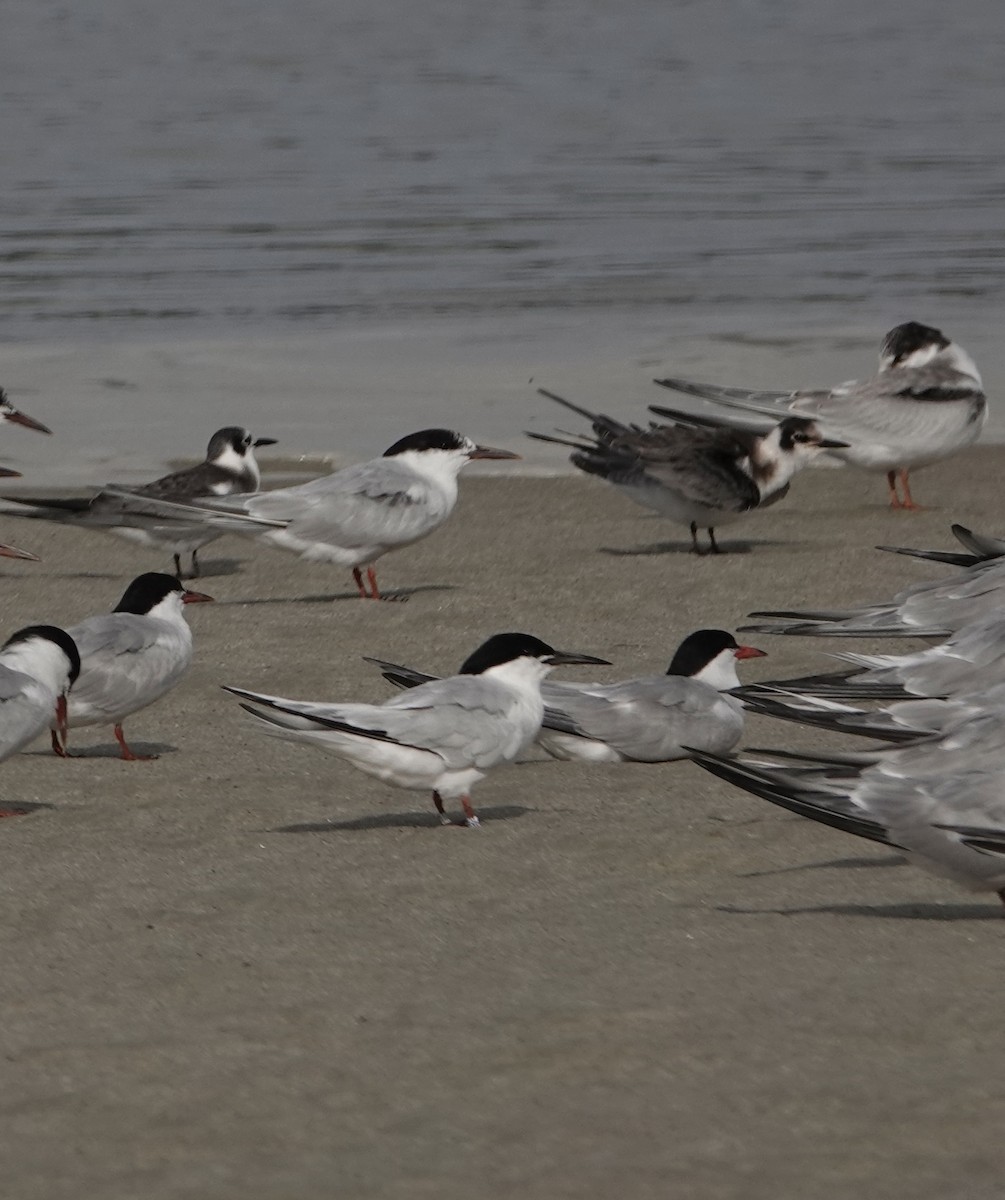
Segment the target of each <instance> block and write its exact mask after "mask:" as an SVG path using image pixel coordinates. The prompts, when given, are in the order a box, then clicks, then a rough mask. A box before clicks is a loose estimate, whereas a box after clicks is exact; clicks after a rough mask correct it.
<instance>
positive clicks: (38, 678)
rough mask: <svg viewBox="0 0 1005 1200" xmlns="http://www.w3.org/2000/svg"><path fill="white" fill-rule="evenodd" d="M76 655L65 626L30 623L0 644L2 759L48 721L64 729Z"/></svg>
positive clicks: (77, 670) (76, 668) (77, 664)
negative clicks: (1, 645) (61, 627)
mask: <svg viewBox="0 0 1005 1200" xmlns="http://www.w3.org/2000/svg"><path fill="white" fill-rule="evenodd" d="M79 673H80V655H79V654H78V652H77V647H76V644H75V643H74V640H73V638H72V637H70V635H69V634H68V633H67V632H66V630H65V629H59V628H57V627H56V626H55V625H29V626H27V627H26V628H24V629H19V630H18V631H17V633H14V634H12V635H11V636H10V637H9V638H8V639H7V641H6V642H5V643H4V645H3V647H2V648H0V762H2V761H3V760H4V759H6V758H10V756H11V755H12V754H16V753H17V752H18V750H22V749H23V748H24V747H25V746H27V745H28V743H29V742H33V741H34V740H35V738H37V737H38V736H39V734H41V733H44V732H45V731H46V730H47V729H48V728H49V727H50V726H51V725H52V724H55V725H56V726H57V727H58V728H60V729H62V730H64V731H65V728H66V695H67V692H68V691H69V690H70V688H71V687H72V685H73V683H74V682H75V680H76V679H77V676H78V675H79Z"/></svg>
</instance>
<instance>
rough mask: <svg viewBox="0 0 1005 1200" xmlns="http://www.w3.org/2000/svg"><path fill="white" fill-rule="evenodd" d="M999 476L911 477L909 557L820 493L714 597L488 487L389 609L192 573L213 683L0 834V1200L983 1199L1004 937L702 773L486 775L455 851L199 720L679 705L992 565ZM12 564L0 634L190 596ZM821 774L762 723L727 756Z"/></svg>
mask: <svg viewBox="0 0 1005 1200" xmlns="http://www.w3.org/2000/svg"><path fill="white" fill-rule="evenodd" d="M1003 466H1005V451H1002V450H1001V449H993V448H991V449H979V450H975V451H972V452H971V453H969V454H967V455H966V456H964V457H962V458H960V459H957V460H956V461H955V462H952V463H949V464H946V465H944V466H940V467H937V468H933V469H931V470H929V471H927V472H923V473H921V474H920V475H918V476H917V479H916V486H915V492H916V496H917V497H918V498H919V499H921V500H922V501H924V502H927V503H929V504H931V505H932V507H931V509H930V510H928V511H926V512H924V513H920V514H915V515H905V514H895V513H890V512H889V510H888V509H887V508H886V507H885V503H884V487H883V484H882V481H881V480H880V479H879V478H877V477H872V476H864V475H861V474H857V473H852V472H849V471H814V472H811V473H807V474H805V475H804V476H802V477H800V478H799V479H798V480H797V481H796V484H795V486H794V488H793V494H792V495H791V496H790V498H789V499H788V500H787V501H786V502H785V503H784V504H782V505H780V506H778V507H777V508H776V509H773V510H770V511H769V512H767V513H765V514H763V515H761V516H759V517H755V518H753V519H751V520H749V521H747V522H745V523H744V524H742V525H739V526H733V527H730V528H727V529H724V530H723V531H722V540H723V542H724V543H725V544H727V545H728V546H733V547H735V546H736V545H737V543H740V547H739V548H740V549H741V550H743V551H744V552H740V553H734V554H730V555H728V556H723V557H720V558H716V559H704V560H698V559H696V558H694V557H693V556H691V555H688V554H686V553H684V552H683V550H684V549H685V545H686V534H685V531H683V530H680V529H678V528H677V527H676V526H673V525H670V524H668V523H665V522H662V521H660V520H659V519H657V518H654V517H650V516H648V515H646V514H645V513H644V512H643V511H642V510H641V509H638V508H636V507H634V506H633V505H631V504H630V503H629V502H627V501H625V500H623V499H621V498H620V497H618V496H617V495H616V494H614V493H613V492H611V491H609V490H608V489H607V488H606V487H604V486H603V485H601V484H599V483H598V482H596V481H594V480H590V479H585V478H584V479H579V478H562V479H543V478H491V479H486V478H479V477H477V476H476V474H475V472H474V471H472V472H471V473H470V474H469V476H468V477H466V478H465V479H464V481H463V484H462V499H461V503H460V505H459V507H458V510H457V512H456V514H455V517H454V518H453V520H452V521H451V523H450V524H449V525H448V526H447V528H445V529H444V530H442V531H441V532H440V533H438V534H436V535H435V536H434V537H432V538H431V539H429V540H427V541H426V542H424V543H421V544H420V545H418V546H415V547H413V548H411V549H410V550H407V551H404V552H402V553H400V554H397V555H392V556H390V557H388V558H387V559H385V560H384V561H383V563H382V564H381V567H380V571H379V574H380V578H381V582H382V585H383V586H384V587H385V588H392V589H393V588H396V587H400V588H402V589H403V590H404V591H405V592H406V593H408V594H409V602H408V603H407V604H384V605H377V604H365V603H362V602H359V601H357V600H356V599H355V598H354V589H353V588H352V585H351V580H350V579H349V576H348V572H346V573H344V574H343V573H341V572H338V571H332V570H331V569H328V568H322V567H311V566H307V565H305V564H301V563H299V562H298V561H297V560H295V559H294V558H292V557H289V556H285V555H282V554H280V553H278V552H272V551H264V550H262V551H260V550H258V549H257V547H255V546H253V544H251V543H245V542H241V541H239V540H237V539H226V540H223V541H220V542H218V543H216V544H214V545H213V546H211V547H207V549H206V551H205V558H206V560H207V567H208V570H207V575H206V577H205V578H204V579H203V580H202V582H201V583H200V584H199V585H198V586H200V587H202V588H204V590H206V591H208V592H210V593H212V594H213V595H215V596H216V597H217V603H216V604H215V605H212V606H211V605H205V606H198V607H197V608H195V609H193V610H191V621H192V625H193V627H194V629H195V636H196V645H197V655H196V662H195V664H194V666H193V669H192V671H191V673H190V675H189V676H188V678H187V679H186V681H185V683H184V684H183V685H182V686H181V687H179V688H178V689H177V690H176V691H175V692H174V693H173V694H172V695H171V696H170V697H168V698H167V699H166V700H165V701H163V702H162V703H161V704H159V705H158V706H156V707H155V708H153V709H150V710H148V711H147V712H145V713H141V714H139V715H137V716H136V717H135V718H133V719H132V720H131V721H129V722H128V723H127V726H126V730H127V735H128V736H129V737H130V740H131V741H132V742H133V744H134V746H135V747H136V748H137V749H139V750H146V751H148V752H149V751H159V752H160V754H161V757H160V758H159V760H158V761H156V762H151V763H123V762H120V761H118V760H117V759H116V758H115V757H114V745H113V743H112V739H111V731H110V730H108V731H105V730H81V731H79V732H77V733H75V734H73V735H71V737H72V743H71V744H72V745H74V746H76V747H77V748H78V749H86V750H87V751H88V753H87V756H86V757H85V758H84V759H82V760H81V761H74V762H61V761H58V760H56V759H55V758H53V757H52V756H51V755H50V754H49V753H48V749H47V747H46V746H45V745H44V744H43V743H41V742H40V743H38V744H37V746H36V747H34V748H33V749H32V750H31V751H29V752H28V753H26V754H23V755H21V756H19V757H18V758H16V759H14V760H11V761H9V762H7V763H6V764H4V766H3V791H2V800H3V802H4V803H5V804H13V803H22V804H28V805H30V804H37V805H40V806H41V807H40V808H39V809H38V810H37V811H35V812H33V813H31V814H30V815H28V816H24V817H19V818H15V819H11V820H6V821H3V822H2V823H0V862H2V870H0V879H2V888H3V900H4V914H5V920H4V921H3V923H2V932H0V936H2V939H3V943H4V949H3V963H4V970H3V973H2V983H0V996H2V1001H3V1005H2V1012H3V1044H4V1052H5V1061H4V1070H3V1077H4V1081H5V1086H4V1089H3V1099H2V1105H3V1120H2V1122H0V1146H2V1161H3V1164H4V1166H3V1177H4V1186H3V1191H4V1194H5V1195H8V1196H11V1197H18V1198H19V1200H43V1198H44V1200H63V1198H67V1200H69V1198H71V1197H72V1198H73V1200H79V1198H80V1197H83V1196H88V1197H90V1196H93V1197H98V1196H100V1197H102V1200H118V1198H122V1200H126V1198H129V1200H133V1198H135V1197H139V1196H142V1197H144V1198H145V1200H163V1198H171V1200H175V1198H181V1197H185V1198H192V1200H231V1198H233V1200H238V1198H240V1200H259V1198H260V1200H279V1198H282V1200H286V1198H289V1200H328V1198H329V1197H340V1198H341V1197H345V1198H346V1200H370V1198H374V1200H376V1198H380V1200H399V1198H400V1200H418V1198H420V1197H429V1198H430V1200H433V1198H435V1200H453V1198H454V1197H456V1198H458V1200H460V1198H461V1197H464V1198H471V1197H478V1198H480V1200H496V1198H509V1197H520V1198H521V1200H526V1198H528V1197H530V1198H534V1200H558V1198H562V1197H576V1198H581V1197H588V1198H590V1200H593V1198H596V1200H610V1198H612V1197H625V1198H629V1197H630V1198H632V1200H640V1198H649V1197H652V1198H654V1200H655V1198H660V1200H663V1198H665V1197H671V1196H673V1197H678V1196H679V1197H687V1198H688V1200H720V1198H721V1200H727V1198H728V1200H761V1198H763V1200H769V1198H770V1200H776V1198H779V1197H798V1198H799V1200H813V1198H825V1200H837V1198H841V1200H845V1198H848V1200H850V1198H852V1197H856V1198H858V1197H863V1196H868V1197H869V1198H870V1200H884V1198H887V1197H891V1198H892V1197H897V1198H900V1197H905V1198H906V1197H911V1198H912V1200H945V1197H947V1196H955V1195H966V1196H967V1197H968V1200H983V1198H984V1197H987V1198H989V1200H990V1198H991V1197H997V1196H999V1195H1000V1188H1001V1168H1002V1162H1003V1153H1002V1150H1001V1149H1000V1141H1001V1138H1000V1132H1001V1120H1002V1116H1003V1102H1002V1098H1001V1088H1000V1084H999V1079H1000V1070H999V1067H1000V1052H999V1051H998V1050H997V1049H996V1047H998V1045H999V1043H1000V1029H1001V1004H1000V974H1001V972H1000V948H1001V945H1002V939H1003V937H1005V924H1003V923H1002V915H1001V910H1000V906H997V905H996V904H995V903H992V899H993V898H988V899H985V898H983V897H977V898H974V897H971V896H968V895H967V894H965V893H962V892H960V891H958V890H957V889H955V888H954V886H953V885H952V884H950V883H947V882H943V881H941V880H939V879H937V878H935V877H933V876H929V875H926V874H924V873H921V872H919V871H917V870H915V869H913V868H910V867H906V866H900V865H897V859H896V856H894V855H892V854H891V853H890V852H888V851H884V850H883V849H882V848H881V847H875V846H872V845H870V844H869V843H867V842H864V841H859V840H856V839H853V838H851V837H848V836H846V835H843V834H840V833H838V832H836V831H833V830H828V829H825V828H823V827H820V826H817V825H814V824H812V823H810V822H807V821H803V820H800V819H798V818H796V817H792V816H790V815H788V814H786V813H784V812H781V811H779V810H776V809H774V808H772V807H771V806H769V805H767V804H765V803H764V802H762V801H759V800H756V799H754V798H752V797H749V796H747V795H745V794H743V793H740V792H738V791H735V790H733V789H731V788H729V787H728V786H727V785H726V784H723V783H721V782H720V781H718V780H715V779H713V778H711V777H710V776H707V775H705V774H704V773H702V772H701V771H700V770H698V769H697V768H695V767H694V766H692V765H691V764H689V763H677V764H664V765H658V766H641V765H627V766H619V767H599V768H598V767H585V766H576V765H569V764H563V763H557V762H551V761H534V762H529V763H526V764H520V765H517V766H514V767H510V768H505V769H501V770H498V771H496V772H494V773H493V774H491V775H490V776H489V778H488V779H486V780H485V781H484V782H483V783H482V784H481V785H480V786H479V787H478V788H477V789H476V792H475V803H476V805H477V807H478V808H479V811H480V813H481V815H482V818H483V827H482V829H481V830H480V831H477V832H475V831H467V830H459V829H443V828H441V827H439V826H438V825H437V824H436V823H435V820H434V814H433V812H432V809H431V805H430V804H429V801H428V798H427V797H425V796H423V795H420V794H418V793H407V792H401V791H396V790H393V789H389V788H387V787H385V786H383V785H381V784H379V783H377V782H376V781H374V780H370V779H368V778H366V777H365V776H363V775H361V774H359V773H358V772H356V771H354V770H353V769H352V768H350V767H348V766H347V765H344V764H343V763H341V762H340V761H338V760H336V759H334V758H331V757H329V756H325V755H322V754H320V753H315V752H312V751H310V750H308V749H303V748H299V747H296V746H290V745H286V744H283V743H279V742H274V741H271V740H266V739H262V738H256V737H255V736H253V734H252V730H251V728H250V723H249V722H247V721H246V720H245V719H244V717H243V714H242V713H241V712H240V710H239V709H238V707H237V704H236V703H235V702H234V701H233V700H231V699H230V698H228V697H227V696H226V695H225V694H224V693H222V692H220V691H219V689H218V686H217V685H219V684H220V683H225V682H226V683H235V684H239V685H243V686H247V687H250V688H253V689H260V690H265V691H272V692H277V693H280V694H286V695H293V696H301V697H309V698H314V699H322V698H325V699H335V698H345V699H349V698H352V699H370V700H380V699H381V698H383V697H385V696H386V695H387V694H388V690H387V686H386V685H385V684H384V682H383V681H382V680H381V679H380V677H379V676H378V675H377V674H376V673H375V671H374V670H373V669H372V668H371V667H369V666H368V665H367V664H365V663H363V662H362V661H361V659H360V656H361V655H362V654H366V653H368V654H375V655H379V656H382V657H386V658H390V659H392V660H398V661H402V662H406V663H410V664H413V665H415V666H419V667H427V668H429V669H432V670H437V671H446V670H449V669H450V668H451V667H453V666H455V665H456V664H457V663H458V662H459V660H460V659H461V658H463V657H464V655H465V654H466V653H467V652H468V650H469V649H470V648H471V647H473V646H474V645H475V644H477V643H478V642H479V641H480V640H481V639H482V638H484V637H485V636H487V635H488V634H490V633H492V632H495V631H498V630H502V629H526V630H528V631H531V632H534V633H536V634H538V635H540V636H542V637H544V638H546V639H547V640H549V641H551V642H552V644H554V645H559V646H562V647H565V648H570V649H580V650H584V651H588V652H591V653H595V654H601V655H604V656H606V657H608V658H610V659H612V660H613V661H614V662H615V664H616V665H615V666H614V667H613V668H610V669H609V670H607V671H606V672H604V674H605V675H606V677H607V678H610V679H615V678H619V677H626V676H628V675H631V674H636V673H641V672H650V671H653V670H662V669H663V668H664V666H665V664H666V662H667V661H668V659H669V657H670V655H671V653H672V650H673V648H674V646H675V644H676V642H677V641H678V640H679V638H680V637H681V636H682V635H683V634H684V633H686V632H688V631H689V630H691V629H693V628H696V627H700V626H703V625H705V626H709V625H711V626H725V627H731V628H735V627H736V625H738V624H740V623H742V618H743V616H744V614H745V613H746V612H748V611H749V610H751V609H756V608H765V607H767V608H773V607H788V606H797V605H800V604H819V603H824V604H827V605H837V604H841V603H845V602H856V601H866V600H872V599H881V598H884V597H886V596H888V595H889V594H891V593H892V592H893V591H894V590H896V589H897V588H898V587H901V586H904V585H906V584H908V583H910V582H912V581H915V580H918V579H923V578H930V577H932V576H934V575H937V574H939V573H940V572H941V571H943V570H945V568H940V567H938V566H936V565H934V564H922V563H918V562H914V561H911V560H908V559H905V558H903V557H896V556H893V555H884V554H880V553H877V552H876V551H874V550H873V549H872V547H873V546H874V545H876V544H877V543H896V544H906V545H923V546H930V545H932V546H948V545H949V544H950V543H951V538H950V536H949V533H948V526H949V523H950V522H951V521H954V520H955V521H962V522H963V523H965V524H973V525H974V526H975V527H976V528H978V529H983V530H988V531H992V532H997V533H1005V519H1003V518H1002V514H1001V508H1000V496H1001V492H1000V486H999V480H1000V477H1001V472H1002V469H1003ZM3 536H4V538H5V539H6V540H10V541H14V542H16V543H17V544H20V545H22V546H25V547H27V548H31V549H33V550H35V551H36V552H37V553H38V554H39V555H41V556H42V557H43V559H44V561H43V562H41V563H38V564H31V563H24V564H22V563H11V564H9V565H8V564H6V563H5V565H4V566H3V568H2V570H3V575H4V579H3V594H4V609H3V613H4V619H3V627H4V629H5V630H7V631H13V630H14V629H15V628H17V627H19V626H21V625H24V624H27V623H29V622H34V621H38V620H45V621H51V622H56V623H60V622H62V623H67V624H69V623H72V622H73V621H74V620H77V619H80V618H81V617H82V616H84V615H88V614H91V613H94V612H98V611H101V610H103V609H106V608H110V607H111V606H112V605H113V604H114V603H115V601H116V600H117V599H118V597H119V595H120V593H121V591H122V590H123V589H124V587H125V585H126V583H127V582H128V580H129V579H130V578H131V577H132V576H133V575H135V574H138V573H139V572H140V571H143V570H150V569H163V567H165V566H166V565H167V562H166V561H164V560H162V559H161V558H160V557H159V556H158V555H156V554H153V553H150V552H145V551H136V550H134V548H132V547H130V546H128V545H127V544H126V543H120V542H118V541H115V540H113V539H111V538H106V537H101V536H98V535H73V534H69V533H67V532H66V531H64V530H60V529H52V528H49V527H47V526H46V525H44V524H42V523H40V522H19V521H15V520H11V519H8V520H6V521H5V523H4V528H3ZM333 595H334V602H332V597H333ZM751 640H753V641H755V642H757V643H759V644H761V645H763V647H764V648H765V649H766V650H768V651H769V652H770V657H769V658H767V659H764V660H758V661H757V662H754V663H751V664H744V665H745V666H749V669H748V670H746V671H745V672H744V674H745V676H746V677H747V678H753V677H755V676H757V675H760V676H761V677H777V676H780V675H787V674H790V673H795V672H797V671H802V670H804V669H807V668H811V667H814V668H818V669H826V667H827V662H828V660H826V659H825V658H824V657H823V652H824V651H825V650H827V649H834V648H838V647H836V646H835V645H834V644H833V643H826V642H822V641H820V642H809V641H804V640H797V639H781V638H777V639H771V638H753V637H751ZM868 645H869V644H868V643H863V644H861V648H865V647H866V646H868ZM917 645H918V643H916V642H914V641H898V642H896V643H886V644H885V645H884V646H883V648H884V649H890V648H892V649H893V650H895V651H906V650H907V649H909V648H915V647H917ZM847 646H848V643H847V642H845V643H843V646H842V648H847ZM856 647H857V648H858V647H859V644H858V643H856ZM570 677H582V676H581V675H576V674H575V673H572V672H570ZM798 739H801V740H802V742H803V743H806V742H807V741H808V742H810V743H812V741H813V740H814V739H813V735H810V734H803V733H802V732H801V731H799V730H797V729H796V728H795V727H794V726H791V725H783V724H780V723H773V722H770V721H767V720H756V721H755V720H752V721H751V722H750V725H749V729H748V736H747V738H746V742H747V744H753V745H757V744H761V745H764V744H769V745H771V744H781V745H785V744H789V745H791V744H794V743H795V742H796V741H797V740H798ZM821 740H823V735H821ZM831 744H833V743H831ZM995 947H998V949H995Z"/></svg>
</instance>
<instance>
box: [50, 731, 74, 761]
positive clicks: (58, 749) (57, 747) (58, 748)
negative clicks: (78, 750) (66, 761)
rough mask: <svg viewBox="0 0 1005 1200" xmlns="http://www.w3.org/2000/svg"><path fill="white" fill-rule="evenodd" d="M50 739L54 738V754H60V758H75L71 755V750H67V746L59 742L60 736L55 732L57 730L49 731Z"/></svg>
mask: <svg viewBox="0 0 1005 1200" xmlns="http://www.w3.org/2000/svg"><path fill="white" fill-rule="evenodd" d="M49 737H50V738H52V752H53V754H58V755H59V757H60V758H72V757H73V756H72V755H71V754H70V752H69V750H67V748H66V746H65V744H64V743H63V742H61V741H60V740H59V734H58V733H57V732H56V731H55V729H50V730H49Z"/></svg>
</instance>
